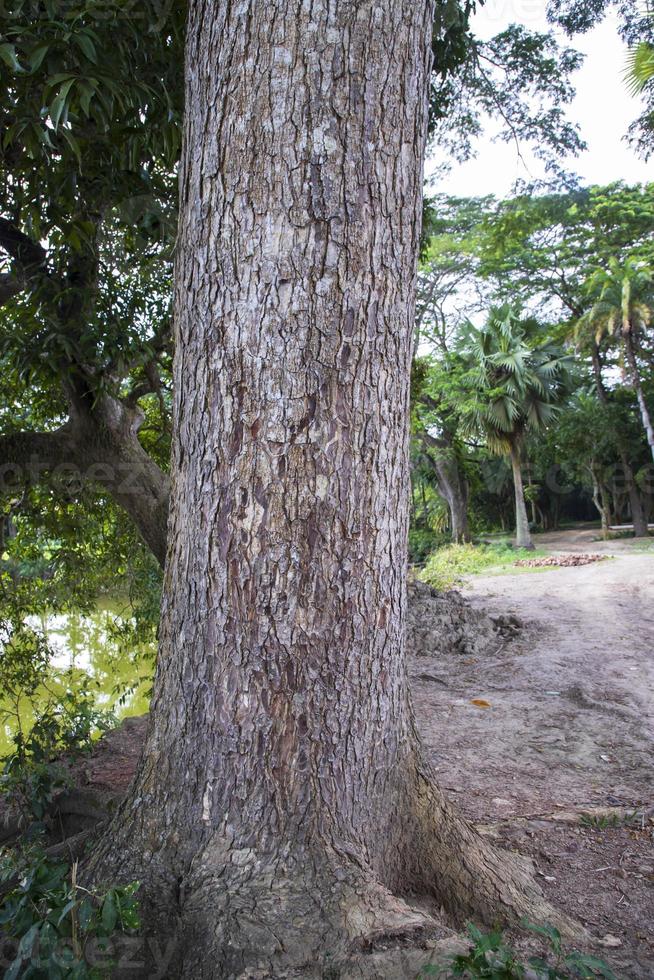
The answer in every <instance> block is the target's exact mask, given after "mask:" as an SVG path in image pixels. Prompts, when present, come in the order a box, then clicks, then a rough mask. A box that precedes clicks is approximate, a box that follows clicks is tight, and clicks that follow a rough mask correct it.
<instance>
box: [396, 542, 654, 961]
mask: <svg viewBox="0 0 654 980" xmlns="http://www.w3.org/2000/svg"><path fill="white" fill-rule="evenodd" d="M595 533H596V532H592V531H587V530H584V531H572V532H560V533H558V534H549V535H542V536H539V537H538V546H539V547H546V548H548V549H550V550H552V551H553V552H556V551H561V552H596V553H605V554H607V555H608V556H611V557H609V558H607V560H605V561H601V562H598V563H597V564H593V565H586V566H582V567H574V568H560V569H546V570H543V571H521V572H517V570H515V571H514V570H513V569H509V571H508V573H507V572H503V573H501V574H497V575H486V576H483V577H471V578H470V579H468V581H467V582H466V584H465V587H464V588H463V590H462V591H463V593H464V595H466V596H467V597H468V598H469V599H470V601H471V602H472V603H473V605H475V606H478V607H483V608H486V609H487V610H489V611H490V612H491V613H494V614H495V613H513V614H516V615H517V616H519V617H520V618H521V619H522V620H523V621H524V622H525V623H526V629H525V630H524V631H523V633H522V635H521V636H520V637H519V638H518V639H515V640H511V641H509V642H508V643H506V644H503V645H501V646H500V647H499V648H498V649H497V651H496V652H494V653H492V654H491V655H490V656H484V657H474V658H462V657H460V656H459V657H457V656H456V655H451V656H449V657H445V658H444V657H443V656H440V657H438V658H435V659H434V660H430V659H429V658H424V657H423V658H420V661H419V664H420V670H421V671H423V672H424V671H425V668H426V669H427V672H432V673H433V674H434V675H436V676H438V678H439V681H437V682H434V681H430V682H426V681H421V680H419V679H418V676H417V672H416V671H415V670H414V674H415V680H414V692H415V705H416V713H417V716H418V722H419V725H420V727H421V729H422V734H423V738H424V739H425V742H426V744H427V746H428V748H429V750H430V753H431V755H432V758H433V759H434V763H435V765H436V767H437V770H438V774H439V779H440V781H441V783H442V785H443V786H444V787H446V788H447V790H448V792H449V793H450V794H451V796H452V797H453V798H454V799H455V800H456V801H457V803H458V805H459V806H461V807H462V808H463V809H464V810H465V811H466V812H467V814H468V815H469V816H470V817H472V818H473V819H474V820H475V821H477V822H480V823H483V824H489V823H491V824H494V825H495V827H494V830H491V832H494V833H496V834H497V835H498V836H499V838H500V839H501V840H502V841H503V842H504V843H505V844H506V845H508V846H510V847H513V848H516V849H517V850H519V851H521V852H523V853H527V854H529V855H530V856H531V857H533V858H534V860H535V862H536V865H537V868H538V869H539V874H540V876H541V877H540V880H541V884H542V885H543V887H544V890H545V891H547V892H548V894H549V895H550V897H551V899H552V901H553V902H554V903H555V904H558V905H560V906H563V907H564V908H567V909H568V910H569V911H570V912H571V913H573V914H575V915H576V916H577V917H578V918H581V919H582V920H583V921H584V922H585V923H586V924H587V925H588V927H589V929H590V930H592V931H593V932H594V933H595V934H596V935H599V936H600V937H602V936H605V935H607V934H608V935H609V936H611V937H614V938H615V941H616V944H617V942H618V941H619V943H620V946H617V945H616V946H615V948H612V947H610V946H609V947H608V948H607V950H610V951H611V952H610V956H612V957H613V962H614V964H616V965H617V966H618V967H620V970H621V972H620V976H622V977H623V978H625V977H626V978H632V977H634V978H635V977H643V978H645V977H654V821H652V820H651V818H650V815H649V814H648V810H649V811H651V812H652V813H654V811H652V810H651V808H652V807H653V806H654V753H653V752H652V749H653V747H654V709H653V702H654V549H652V550H651V551H650V552H649V553H648V552H644V551H643V552H640V551H637V550H635V549H634V547H633V543H632V542H630V541H629V540H626V539H625V540H622V539H621V540H616V541H613V542H607V543H604V542H597V541H594V540H593V537H594V534H595ZM652 543H653V544H654V542H652ZM473 698H475V699H479V698H481V699H484V700H486V701H488V702H489V703H490V705H491V707H490V708H486V709H482V708H478V707H476V706H475V705H473V704H472V703H471V701H472V699H473ZM596 807H616V808H617V811H618V816H617V817H616V818H611V820H610V821H606V820H603V819H602V818H601V817H595V818H594V820H593V822H592V823H591V825H586V826H584V825H583V824H582V825H579V824H578V823H577V824H573V823H567V822H565V813H566V812H567V813H569V812H570V811H573V812H577V813H579V812H581V811H584V810H586V809H587V810H588V812H593V808H596ZM633 812H636V814H637V815H636V816H635V817H631V816H630V814H631V813H633ZM562 814H564V819H563V820H561V819H554V818H555V817H556V816H559V817H560V816H561V815H562ZM614 819H615V821H616V822H617V823H616V825H615V826H613V825H612V824H613V821H614ZM607 823H609V825H607ZM607 942H608V943H612V942H613V940H611V939H609V940H607ZM616 957H617V959H616ZM607 958H609V956H607Z"/></svg>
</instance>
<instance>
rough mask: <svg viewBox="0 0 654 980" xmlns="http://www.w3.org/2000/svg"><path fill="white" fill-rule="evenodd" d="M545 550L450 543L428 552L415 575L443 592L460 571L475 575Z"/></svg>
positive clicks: (457, 582) (461, 573)
mask: <svg viewBox="0 0 654 980" xmlns="http://www.w3.org/2000/svg"><path fill="white" fill-rule="evenodd" d="M545 554H547V552H545V551H527V550H526V549H525V548H513V547H512V546H511V545H509V544H452V545H449V546H447V547H445V548H439V549H438V550H437V551H435V552H434V553H433V554H432V555H430V557H429V558H428V560H427V562H426V564H425V567H424V568H423V569H421V571H420V572H419V574H418V578H419V579H420V580H421V581H422V582H426V583H427V585H431V586H432V587H433V588H435V589H439V590H440V591H441V592H444V591H446V590H447V589H451V588H453V587H454V586H455V585H457V584H459V583H460V582H461V579H462V577H463V576H464V575H477V574H480V573H481V572H485V571H487V570H489V569H492V568H499V567H501V566H506V565H513V564H514V562H516V561H518V559H520V558H533V557H534V556H538V555H545Z"/></svg>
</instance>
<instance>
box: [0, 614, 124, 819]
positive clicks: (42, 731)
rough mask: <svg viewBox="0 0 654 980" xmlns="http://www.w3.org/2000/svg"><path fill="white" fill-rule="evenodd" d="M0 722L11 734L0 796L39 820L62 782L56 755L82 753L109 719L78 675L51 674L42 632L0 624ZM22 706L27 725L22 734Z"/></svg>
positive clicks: (63, 776) (63, 777)
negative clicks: (28, 720) (0, 704)
mask: <svg viewBox="0 0 654 980" xmlns="http://www.w3.org/2000/svg"><path fill="white" fill-rule="evenodd" d="M0 643H1V649H0V689H1V690H2V691H3V699H4V701H3V707H2V708H1V709H0V721H1V722H2V723H3V724H4V725H8V724H9V725H10V727H11V729H12V730H13V733H14V734H13V736H12V741H13V750H12V752H11V753H10V754H9V755H7V756H5V757H4V758H3V759H1V760H0V763H1V764H2V774H1V776H0V793H2V794H4V795H6V796H8V797H10V799H11V800H12V802H13V803H14V804H15V805H17V806H18V807H19V808H20V809H21V810H22V811H23V813H24V814H25V815H27V816H28V817H29V818H31V819H35V820H36V821H40V820H42V819H43V817H44V815H45V813H46V811H47V808H48V804H49V803H50V802H51V800H52V798H53V796H54V795H55V794H56V793H57V792H58V791H59V790H60V789H61V788H62V786H64V785H65V784H66V774H65V771H64V770H63V769H62V767H61V765H60V763H59V761H58V757H59V756H61V755H62V754H67V755H70V754H71V753H73V754H74V753H76V752H79V751H83V750H85V749H88V748H89V747H90V745H91V743H92V739H93V738H94V736H95V735H97V734H98V733H99V732H102V731H106V730H107V729H108V728H110V727H111V726H112V725H113V724H114V723H115V719H114V716H113V714H112V713H111V712H110V711H106V710H101V709H99V708H98V707H97V706H96V700H95V697H94V692H93V691H92V688H91V682H90V679H89V678H88V677H87V676H86V675H84V673H83V672H80V671H78V672H76V673H75V675H74V676H73V675H72V672H69V673H68V674H65V673H64V674H61V673H59V674H58V673H57V672H56V671H54V670H53V668H52V664H51V660H52V650H51V649H50V647H49V645H48V642H47V639H46V637H45V636H44V635H43V633H42V632H41V631H40V630H38V629H36V628H33V627H31V626H29V625H28V624H26V623H23V622H19V623H18V625H17V626H13V625H12V624H11V623H10V622H6V621H5V622H0ZM26 706H29V708H30V712H29V713H30V714H31V715H32V721H31V725H30V727H29V729H28V730H27V731H26V730H25V725H24V718H25V712H26Z"/></svg>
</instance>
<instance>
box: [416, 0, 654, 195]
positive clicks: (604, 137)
mask: <svg viewBox="0 0 654 980" xmlns="http://www.w3.org/2000/svg"><path fill="white" fill-rule="evenodd" d="M544 7H545V3H544V0H487V3H486V4H485V5H484V7H483V8H482V9H480V11H479V12H478V13H477V15H476V16H475V17H474V19H473V26H474V31H475V33H476V34H477V35H478V36H481V37H482V38H487V37H491V36H492V35H493V34H497V33H498V32H499V31H501V30H503V29H504V28H505V27H506V26H507V25H508V24H510V23H517V24H523V25H524V26H526V27H529V28H532V29H535V30H541V31H543V32H545V31H547V32H551V31H552V27H551V25H549V24H548V23H547V21H546V19H545V16H544V13H543V10H544ZM561 40H562V41H563V43H567V44H569V45H570V46H571V47H575V48H576V49H577V50H580V51H582V52H583V53H584V54H585V55H586V58H585V61H584V65H583V67H582V68H581V69H580V70H579V71H578V72H576V73H575V75H574V76H573V81H574V84H575V88H576V90H577V95H576V98H575V99H574V102H572V103H571V104H570V106H569V107H568V117H569V118H570V119H571V120H572V121H573V122H576V123H578V124H579V126H580V127H581V135H582V137H583V139H584V140H585V141H586V143H587V144H588V149H587V150H586V151H585V153H583V154H581V156H579V157H577V158H576V159H574V158H571V159H570V160H569V161H567V163H566V168H567V169H568V170H571V171H573V172H574V173H577V174H578V175H579V176H580V177H581V180H582V183H584V184H608V183H610V182H611V181H613V180H625V181H627V182H628V183H637V182H646V181H652V180H654V158H652V159H651V160H650V161H649V163H645V162H644V161H643V160H641V159H640V158H639V157H637V156H636V153H635V152H634V150H632V149H631V148H630V147H629V145H628V144H627V143H626V142H625V141H624V140H623V136H624V135H625V133H626V131H627V128H628V126H629V123H630V122H631V121H632V120H633V119H635V118H637V116H638V115H639V99H638V98H632V97H631V96H630V95H629V94H628V92H627V89H626V85H625V82H624V79H623V72H624V67H625V58H626V51H627V48H626V46H625V45H623V44H622V42H621V41H620V38H619V37H618V33H617V27H616V21H615V18H614V17H613V16H611V17H608V18H606V20H604V22H603V23H602V24H600V25H599V26H598V27H596V28H595V29H594V30H593V31H590V32H589V33H588V34H586V35H584V36H582V37H578V38H575V39H573V40H572V41H568V40H566V39H565V37H562V39H561ZM521 150H522V154H523V156H524V158H525V160H526V162H527V164H528V166H529V170H526V169H525V167H524V165H523V163H522V162H521V161H520V159H519V157H518V154H517V151H516V147H515V145H510V144H505V143H499V142H498V143H493V142H492V140H491V138H490V136H488V137H484V138H483V139H482V140H481V141H480V142H479V144H478V155H477V157H476V158H475V159H473V160H471V161H470V162H469V163H466V164H463V165H459V164H456V165H455V166H454V167H453V169H452V172H451V173H450V174H449V175H448V176H446V177H445V178H444V179H442V180H439V181H438V183H435V184H434V186H433V188H432V191H433V192H441V193H448V194H453V195H460V196H462V197H465V196H477V195H483V194H495V195H496V196H497V197H504V196H507V195H509V194H510V193H511V188H512V186H513V184H514V183H515V181H516V180H517V179H518V178H522V179H527V180H528V179H532V178H538V177H541V176H543V168H542V165H541V164H540V162H539V161H538V160H535V159H534V158H533V157H532V156H531V155H530V154H529V153H528V151H527V148H526V146H523V147H522V148H521ZM429 173H430V166H429V160H428V161H427V175H429Z"/></svg>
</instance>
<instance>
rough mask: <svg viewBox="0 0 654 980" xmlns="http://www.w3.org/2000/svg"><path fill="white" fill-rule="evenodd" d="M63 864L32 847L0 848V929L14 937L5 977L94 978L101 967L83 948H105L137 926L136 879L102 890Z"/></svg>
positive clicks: (7, 979) (13, 979) (104, 972)
mask: <svg viewBox="0 0 654 980" xmlns="http://www.w3.org/2000/svg"><path fill="white" fill-rule="evenodd" d="M76 872H77V865H76V864H75V865H73V868H72V872H71V869H69V868H68V867H67V866H66V865H65V864H64V863H62V862H60V861H52V860H49V859H48V858H47V857H45V856H44V855H43V853H42V852H39V851H38V850H32V851H28V852H26V853H24V854H22V855H21V854H18V853H17V852H9V853H5V854H4V855H2V856H1V858H0V889H2V886H4V887H5V889H8V892H7V894H6V895H5V897H4V900H3V901H2V904H0V928H1V929H2V931H3V934H4V935H5V936H6V937H7V938H8V939H10V940H14V942H15V948H14V954H13V960H12V962H11V963H10V965H9V967H8V969H7V971H6V973H5V974H4V977H5V980H17V978H19V977H21V978H25V980H27V978H30V980H52V978H55V977H56V978H61V980H100V978H102V977H105V976H108V975H109V973H110V968H109V966H108V965H107V963H106V961H105V962H104V964H103V966H102V967H98V966H97V965H94V964H93V963H91V962H88V959H89V957H88V955H87V954H88V952H89V950H92V951H94V952H97V951H98V950H102V949H105V948H107V946H108V940H109V939H110V937H111V936H112V935H114V934H115V933H117V932H123V933H126V932H127V933H130V932H134V931H136V930H137V929H138V928H139V925H140V923H139V916H138V902H137V900H136V898H135V893H136V891H137V890H138V887H139V884H138V882H133V883H132V884H130V885H126V886H123V887H115V888H110V889H108V890H107V891H106V892H104V893H103V894H99V893H96V892H92V891H89V890H88V889H86V888H82V887H81V886H80V885H78V884H77V881H76Z"/></svg>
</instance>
